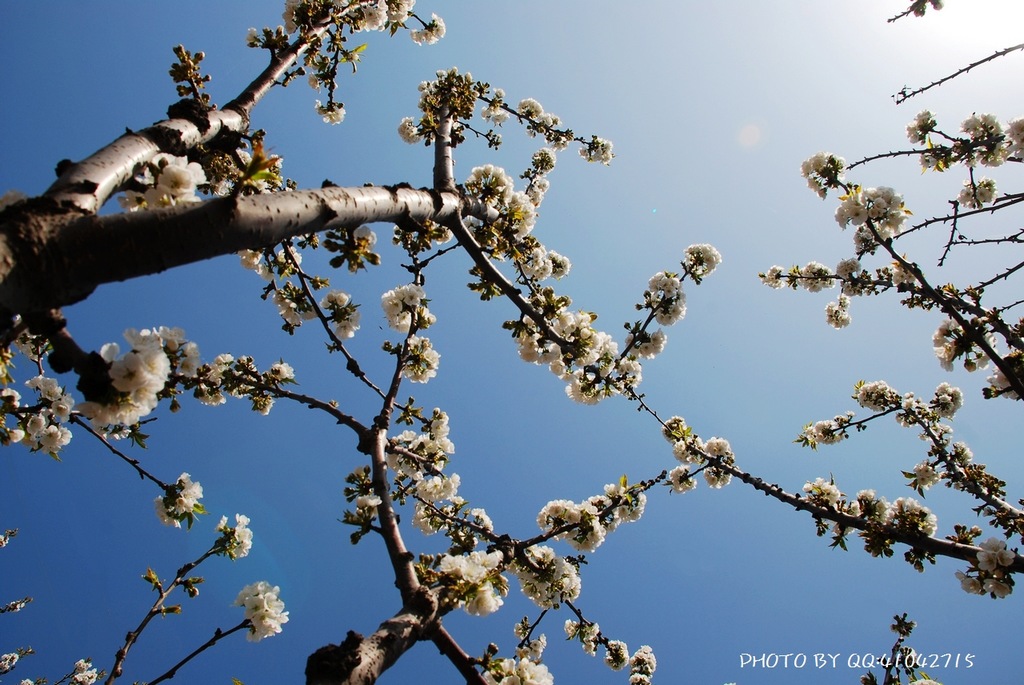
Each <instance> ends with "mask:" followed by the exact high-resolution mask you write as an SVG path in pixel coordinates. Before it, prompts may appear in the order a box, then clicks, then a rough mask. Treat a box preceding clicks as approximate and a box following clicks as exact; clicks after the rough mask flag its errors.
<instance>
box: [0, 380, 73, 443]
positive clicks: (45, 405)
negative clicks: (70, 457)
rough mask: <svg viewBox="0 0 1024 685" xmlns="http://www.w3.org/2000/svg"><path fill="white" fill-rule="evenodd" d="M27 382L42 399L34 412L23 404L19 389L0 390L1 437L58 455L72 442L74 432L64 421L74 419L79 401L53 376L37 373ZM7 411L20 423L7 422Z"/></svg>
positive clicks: (6, 441) (6, 440)
mask: <svg viewBox="0 0 1024 685" xmlns="http://www.w3.org/2000/svg"><path fill="white" fill-rule="evenodd" d="M25 385H27V386H28V387H29V388H31V389H32V390H34V391H35V392H36V394H37V396H38V398H39V399H38V403H37V404H36V405H35V407H34V408H33V409H32V410H31V411H29V410H27V409H26V408H25V407H22V406H21V394H20V393H19V392H18V391H17V390H15V389H14V388H3V389H2V390H0V410H2V411H0V440H2V442H3V444H5V445H9V444H12V443H15V442H20V443H22V444H23V445H25V446H27V447H28V448H29V449H31V450H32V451H44V452H46V453H47V454H49V455H50V456H52V457H54V458H56V457H57V454H58V453H59V452H60V450H61V448H63V447H65V446H66V445H67V444H68V443H69V442H71V431H70V430H68V428H67V427H66V426H65V425H64V424H65V423H66V422H67V421H68V420H69V419H70V418H71V412H72V410H73V409H74V407H75V402H74V400H73V399H72V398H71V396H70V395H68V394H67V393H66V392H65V391H64V388H63V387H61V386H60V385H58V384H57V381H55V380H54V379H52V378H47V377H46V376H36V377H35V378H32V379H30V380H28V381H27V382H26V383H25ZM7 414H13V415H14V416H15V417H17V424H16V426H14V427H11V426H7V425H5V423H6V422H5V419H4V418H3V417H5V416H6V415H7Z"/></svg>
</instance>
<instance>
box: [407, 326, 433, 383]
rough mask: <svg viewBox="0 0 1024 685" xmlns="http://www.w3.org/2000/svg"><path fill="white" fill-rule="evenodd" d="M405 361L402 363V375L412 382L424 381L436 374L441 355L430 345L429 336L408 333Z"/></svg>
mask: <svg viewBox="0 0 1024 685" xmlns="http://www.w3.org/2000/svg"><path fill="white" fill-rule="evenodd" d="M405 349H406V355H405V361H404V363H403V364H402V376H404V377H405V378H408V379H409V380H410V381H412V382H413V383H426V382H427V381H429V380H430V379H431V378H433V377H434V376H436V375H437V368H438V365H439V364H440V363H441V355H440V353H439V352H438V351H437V350H435V349H434V348H433V347H431V345H430V338H422V337H420V336H418V335H410V336H409V338H408V340H406V345H405Z"/></svg>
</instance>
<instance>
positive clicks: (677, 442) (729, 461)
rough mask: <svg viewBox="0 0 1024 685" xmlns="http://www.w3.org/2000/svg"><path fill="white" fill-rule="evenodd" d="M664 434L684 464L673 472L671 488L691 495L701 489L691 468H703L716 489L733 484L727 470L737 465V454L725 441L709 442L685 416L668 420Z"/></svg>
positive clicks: (721, 439)
mask: <svg viewBox="0 0 1024 685" xmlns="http://www.w3.org/2000/svg"><path fill="white" fill-rule="evenodd" d="M661 434H662V436H663V437H664V438H665V440H667V441H668V442H669V443H670V444H671V445H672V454H673V455H674V456H675V458H676V459H677V460H678V461H680V462H681V463H682V464H683V465H682V466H677V467H676V468H674V469H673V470H672V471H670V472H669V479H668V485H669V487H671V488H672V490H673V491H675V492H687V491H689V490H692V489H694V488H695V487H697V482H696V481H695V480H694V479H693V474H692V473H691V472H690V467H691V466H697V467H700V471H701V473H702V474H703V476H704V481H705V482H706V483H707V484H708V487H710V488H712V489H714V490H718V489H720V488H723V487H725V486H726V485H728V484H729V483H730V482H731V481H732V474H731V473H730V472H729V470H728V468H726V467H729V466H732V465H733V464H735V463H736V455H735V454H733V451H732V446H731V445H730V444H729V441H728V440H726V439H725V438H717V437H713V438H708V440H707V441H706V442H705V441H704V440H702V439H701V438H700V436H698V435H697V434H696V433H694V432H693V429H692V428H690V427H689V426H687V425H686V421H685V420H684V419H683V417H681V416H673V417H672V418H670V419H668V420H667V421H665V424H664V425H663V426H662V429H661Z"/></svg>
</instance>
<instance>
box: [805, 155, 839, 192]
mask: <svg viewBox="0 0 1024 685" xmlns="http://www.w3.org/2000/svg"><path fill="white" fill-rule="evenodd" d="M845 169H846V160H844V159H843V158H842V157H836V156H835V155H833V154H831V153H828V152H819V153H817V154H816V155H814V156H813V157H811V158H809V159H807V160H805V161H804V162H803V164H801V165H800V175H801V176H803V177H804V178H805V179H806V180H807V187H808V188H810V189H811V190H813V191H814V192H815V193H817V195H818V197H820V198H825V196H826V195H828V191H829V190H834V189H837V188H841V187H842V184H843V171H844V170H845Z"/></svg>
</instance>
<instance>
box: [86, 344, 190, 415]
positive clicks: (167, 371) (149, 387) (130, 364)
mask: <svg viewBox="0 0 1024 685" xmlns="http://www.w3.org/2000/svg"><path fill="white" fill-rule="evenodd" d="M124 338H125V340H127V341H128V343H129V344H131V349H130V350H128V351H127V352H125V353H124V354H123V355H121V354H120V352H121V349H120V346H119V345H118V344H117V343H107V344H106V345H104V346H103V347H102V348H100V356H101V357H102V358H103V359H104V361H106V362H108V363H109V365H110V369H109V371H108V374H109V376H110V380H111V385H112V386H113V389H114V391H115V392H114V394H113V396H112V397H111V398H110V399H109V400H107V401H104V402H98V401H88V402H82V403H79V404H78V405H77V406H76V407H75V409H76V410H77V411H79V412H81V413H82V414H83V415H84V416H86V417H87V418H89V419H91V420H92V422H93V424H94V425H96V426H130V425H132V424H135V423H137V422H138V421H139V419H141V418H143V417H144V416H146V415H148V414H149V413H150V412H152V411H153V410H154V409H156V406H157V403H158V402H159V401H160V399H161V398H162V397H164V396H165V388H167V387H168V384H169V383H171V382H172V375H173V374H175V373H177V374H180V375H181V376H184V377H189V378H194V377H195V376H196V374H197V373H198V371H199V366H200V363H199V348H198V346H197V345H196V344H195V343H193V342H186V341H185V333H184V331H182V330H181V329H180V328H167V327H165V326H161V327H160V328H156V329H143V330H141V331H137V330H135V329H129V330H127V331H125V333H124ZM119 355H120V356H119Z"/></svg>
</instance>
